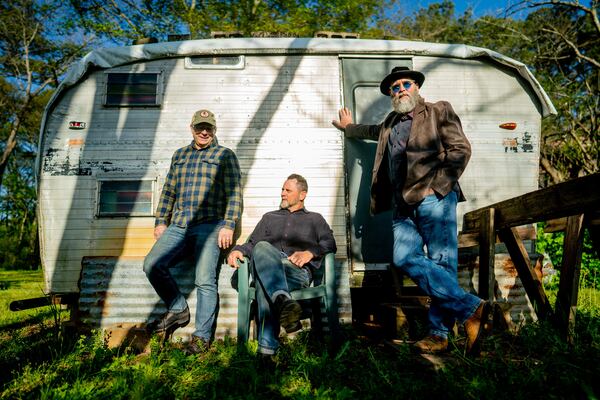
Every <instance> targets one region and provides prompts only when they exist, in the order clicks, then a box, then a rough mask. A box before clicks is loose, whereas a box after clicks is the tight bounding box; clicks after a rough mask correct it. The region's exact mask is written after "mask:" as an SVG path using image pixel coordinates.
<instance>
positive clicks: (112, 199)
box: [98, 180, 153, 217]
mask: <svg viewBox="0 0 600 400" xmlns="http://www.w3.org/2000/svg"><path fill="white" fill-rule="evenodd" d="M98 193H99V201H98V216H99V217H129V216H131V217H135V216H152V215H153V208H152V193H153V191H152V181H150V180H139V181H133V180H132V181H99V190H98Z"/></svg>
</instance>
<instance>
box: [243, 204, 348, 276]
mask: <svg viewBox="0 0 600 400" xmlns="http://www.w3.org/2000/svg"><path fill="white" fill-rule="evenodd" d="M261 241H266V242H269V243H271V244H272V245H273V246H274V247H276V248H277V249H279V250H280V251H282V252H283V253H285V254H287V255H288V256H290V255H292V254H293V253H294V252H296V251H305V250H308V251H310V252H311V253H312V254H313V255H314V256H315V257H314V258H313V260H312V261H311V262H310V264H311V265H312V266H313V267H314V268H319V267H320V266H321V259H322V257H323V255H325V254H326V253H330V252H332V253H335V252H336V251H337V247H336V245H335V239H334V237H333V231H332V230H331V228H330V227H329V224H327V221H325V218H323V216H322V215H321V214H319V213H315V212H310V211H307V210H306V209H305V208H303V209H301V210H298V211H295V212H290V211H288V210H286V209H279V210H277V211H271V212H268V213H266V214H265V215H263V217H262V218H261V220H260V221H259V222H258V224H257V225H256V227H255V228H254V231H253V232H252V234H251V235H250V237H249V238H248V241H247V242H246V243H244V244H242V245H237V246H235V247H234V248H233V250H239V251H241V252H242V254H244V256H246V257H251V255H252V249H253V248H254V246H255V245H256V244H257V243H258V242H261Z"/></svg>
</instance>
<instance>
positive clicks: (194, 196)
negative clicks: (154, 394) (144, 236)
mask: <svg viewBox="0 0 600 400" xmlns="http://www.w3.org/2000/svg"><path fill="white" fill-rule="evenodd" d="M190 129H191V132H192V137H193V140H192V142H191V143H190V144H189V145H187V146H185V147H182V148H180V149H178V150H176V151H175V153H174V154H173V157H172V159H171V166H170V168H169V173H168V174H167V177H166V179H165V184H164V186H163V189H162V193H161V195H160V200H159V203H158V207H157V210H156V221H155V228H154V239H155V240H156V243H155V244H154V246H153V247H152V249H151V250H150V252H149V253H148V255H147V256H146V258H145V260H144V272H145V273H146V276H147V277H148V280H149V281H150V283H151V284H152V286H153V287H154V289H155V290H156V293H157V294H158V295H159V297H160V298H161V299H162V300H163V301H164V303H165V305H166V307H167V312H166V313H165V314H163V315H162V316H161V317H160V318H159V319H158V320H156V321H153V322H152V323H150V324H149V325H148V328H147V329H148V331H150V332H153V333H164V334H165V335H166V336H167V337H168V336H169V335H171V334H172V333H173V331H174V330H175V329H177V328H180V327H184V326H186V325H187V324H188V323H189V321H190V311H189V308H188V305H187V302H186V299H185V297H184V296H183V295H182V294H181V292H180V291H179V288H178V286H177V283H176V282H175V280H174V279H173V276H172V275H171V272H170V268H171V267H172V266H173V264H174V261H175V260H176V259H178V258H179V257H180V256H181V255H182V253H183V252H184V249H186V248H191V249H192V250H193V256H194V262H195V286H196V296H197V302H196V318H195V330H194V333H193V334H192V340H191V341H190V345H189V346H188V350H189V352H191V353H200V352H202V351H204V350H206V349H207V348H208V345H209V343H210V340H211V338H212V334H213V325H214V323H215V315H216V310H217V301H218V295H217V264H218V260H219V255H220V249H226V248H228V247H230V246H231V245H232V243H233V232H234V229H235V225H236V223H237V221H238V220H239V219H240V216H241V214H242V190H241V175H240V167H239V163H238V160H237V157H236V156H235V153H234V152H233V151H232V150H230V149H228V148H226V147H223V146H220V145H218V144H217V142H216V139H215V134H216V132H217V123H216V120H215V116H214V114H213V113H212V112H210V111H208V110H199V111H197V112H196V113H194V116H193V117H192V122H191V124H190Z"/></svg>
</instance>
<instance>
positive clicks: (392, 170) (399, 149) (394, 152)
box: [387, 113, 413, 205]
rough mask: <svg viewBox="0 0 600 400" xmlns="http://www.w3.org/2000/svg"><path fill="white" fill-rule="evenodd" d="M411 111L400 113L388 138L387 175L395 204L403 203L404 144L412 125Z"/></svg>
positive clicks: (405, 163)
mask: <svg viewBox="0 0 600 400" xmlns="http://www.w3.org/2000/svg"><path fill="white" fill-rule="evenodd" d="M412 121H413V118H412V113H409V114H404V115H401V116H400V118H399V119H398V122H397V123H396V124H395V125H394V126H393V127H392V131H391V133H390V137H389V139H388V146H387V148H388V160H389V170H388V171H389V177H390V182H391V184H392V193H393V196H394V199H393V201H394V203H395V204H397V205H398V204H404V199H403V198H402V189H403V188H404V182H405V181H406V168H407V158H406V144H407V143H408V137H409V136H410V128H411V127H412Z"/></svg>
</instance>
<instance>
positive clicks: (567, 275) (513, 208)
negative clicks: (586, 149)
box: [462, 173, 600, 341]
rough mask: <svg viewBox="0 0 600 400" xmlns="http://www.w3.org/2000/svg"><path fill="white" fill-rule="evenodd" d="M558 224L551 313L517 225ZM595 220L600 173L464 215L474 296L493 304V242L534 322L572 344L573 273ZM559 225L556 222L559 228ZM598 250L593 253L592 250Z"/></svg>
mask: <svg viewBox="0 0 600 400" xmlns="http://www.w3.org/2000/svg"><path fill="white" fill-rule="evenodd" d="M565 217H566V223H565V220H564V219H563V220H561V221H562V222H561V223H562V226H564V230H565V239H564V251H563V260H562V266H561V267H560V282H559V289H558V295H557V302H556V306H555V310H554V311H553V310H552V307H551V306H550V304H549V302H548V298H547V297H546V293H545V292H544V289H543V286H542V282H541V281H540V279H539V278H538V277H537V275H536V274H535V273H534V271H533V268H532V265H531V261H530V259H529V255H528V254H527V251H526V250H525V247H524V246H523V242H522V241H521V238H520V237H519V235H518V233H517V229H516V227H517V226H521V225H526V224H531V223H535V222H540V221H550V220H556V219H560V218H565ZM599 217H600V173H596V174H593V175H588V176H585V177H582V178H577V179H573V180H571V181H568V182H564V183H560V184H558V185H554V186H552V187H548V188H545V189H541V190H537V191H535V192H531V193H527V194H524V195H522V196H518V197H514V198H512V199H509V200H505V201H502V202H499V203H496V204H492V205H490V206H488V207H483V208H480V209H477V210H474V211H471V212H468V213H466V214H465V215H464V218H463V227H462V234H466V235H468V234H473V233H475V234H477V235H478V237H479V295H480V297H482V298H484V299H488V300H490V301H492V302H493V301H494V281H495V277H494V258H495V244H496V238H497V237H498V239H499V240H500V241H501V242H504V244H505V245H506V248H507V249H508V253H509V254H510V257H511V259H512V261H513V263H514V265H515V268H516V270H517V273H518V274H519V277H520V279H521V282H522V283H523V287H524V289H525V291H526V293H527V296H528V297H529V300H530V301H531V303H532V305H533V307H534V310H535V312H536V314H537V316H538V318H539V319H549V318H551V317H553V316H554V317H556V318H553V320H555V321H556V322H557V324H558V327H559V329H560V330H561V332H562V333H563V334H564V336H565V337H566V339H567V340H568V341H572V339H573V329H574V326H575V314H576V310H577V296H578V289H579V271H580V268H581V253H582V248H583V234H584V229H585V227H588V228H592V227H593V228H592V229H594V230H595V231H596V232H595V233H597V229H598V225H597V222H598V221H599V219H600V218H599ZM561 223H558V224H559V225H560V224H561ZM554 225H557V223H556V222H555V223H554ZM596 251H598V249H596Z"/></svg>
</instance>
